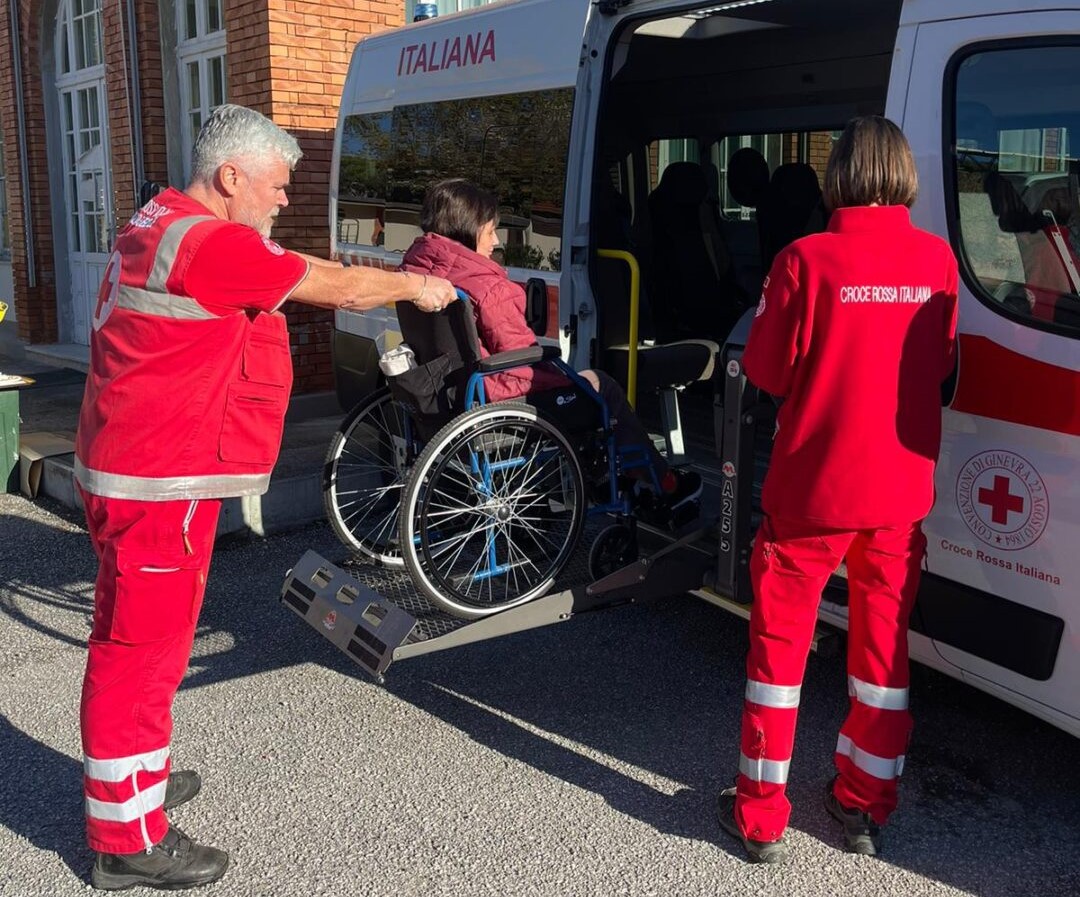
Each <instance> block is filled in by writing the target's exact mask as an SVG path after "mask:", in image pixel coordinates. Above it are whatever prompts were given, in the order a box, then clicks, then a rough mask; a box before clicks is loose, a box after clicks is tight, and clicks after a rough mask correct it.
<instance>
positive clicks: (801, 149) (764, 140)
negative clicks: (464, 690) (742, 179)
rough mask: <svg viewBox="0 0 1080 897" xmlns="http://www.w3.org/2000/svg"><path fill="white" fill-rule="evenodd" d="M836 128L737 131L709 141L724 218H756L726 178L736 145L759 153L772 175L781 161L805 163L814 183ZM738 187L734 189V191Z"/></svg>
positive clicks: (819, 176) (820, 174) (821, 175)
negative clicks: (813, 177) (745, 132)
mask: <svg viewBox="0 0 1080 897" xmlns="http://www.w3.org/2000/svg"><path fill="white" fill-rule="evenodd" d="M839 136H840V132H839V131H798V132H795V131H789V132H785V133H781V134H739V135H730V136H728V137H724V138H723V139H722V140H719V141H717V142H716V143H714V144H713V145H712V148H711V150H710V158H711V160H712V164H713V165H715V166H716V169H717V171H718V172H719V175H720V190H721V201H720V208H721V211H722V213H723V215H724V217H725V218H731V219H742V220H749V219H754V218H756V213H757V210H756V208H755V207H753V206H747V205H743V204H742V203H740V202H739V201H738V200H737V199H736V198H735V196H734V195H733V193H732V189H731V185H730V184H729V182H728V162H730V160H731V157H732V156H733V155H734V154H735V153H736V152H737V151H738V150H740V149H745V148H749V149H752V150H756V151H757V152H759V153H761V155H762V156H764V158H765V162H766V163H767V164H768V166H769V174H770V175H772V174H773V173H774V172H775V171H776V169H777V168H779V167H780V166H781V165H788V164H790V163H794V162H799V163H804V164H807V165H809V166H810V167H811V168H813V169H814V173H815V174H816V175H817V180H818V184H819V185H820V184H821V183H823V181H824V177H825V166H826V165H827V164H828V162H829V154H830V153H831V152H832V147H833V143H835V142H836V139H837V137H839ZM735 192H736V193H738V192H739V191H738V190H737V189H736V191H735Z"/></svg>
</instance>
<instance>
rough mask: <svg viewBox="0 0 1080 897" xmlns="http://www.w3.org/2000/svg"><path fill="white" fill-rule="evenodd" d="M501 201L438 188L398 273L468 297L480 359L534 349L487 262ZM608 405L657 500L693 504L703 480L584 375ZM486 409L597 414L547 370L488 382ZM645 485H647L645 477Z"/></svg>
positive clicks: (614, 386)
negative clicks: (674, 462)
mask: <svg viewBox="0 0 1080 897" xmlns="http://www.w3.org/2000/svg"><path fill="white" fill-rule="evenodd" d="M498 223H499V215H498V200H497V198H496V197H495V195H494V194H493V193H490V192H488V191H486V190H483V189H481V188H479V187H477V186H475V185H474V184H471V183H470V182H468V181H466V180H463V179H457V178H455V179H451V180H445V181H440V182H439V183H437V184H435V185H434V186H432V187H431V188H430V189H429V190H428V191H427V194H426V195H425V197H424V202H423V206H422V208H421V212H420V225H421V227H422V228H423V230H424V234H423V236H421V237H418V238H417V239H416V240H415V241H414V242H413V244H412V246H411V247H410V248H409V250H408V252H406V254H405V258H404V261H403V263H402V270H404V271H408V272H410V273H414V274H428V275H434V276H437V277H444V278H446V279H447V280H449V281H450V282H451V283H453V284H454V285H455V286H456V287H458V288H459V289H460V290H463V291H464V292H466V293H468V294H469V296H470V298H471V299H472V302H471V308H472V310H473V315H474V317H475V321H476V331H477V336H478V338H479V342H480V351H481V355H482V357H487V356H489V355H494V354H498V353H500V352H506V351H510V350H512V349H523V348H526V347H528V346H532V345H535V344H536V337H535V335H534V334H533V332H532V329H531V328H530V327H529V325H528V323H527V321H526V319H525V291H524V290H523V289H522V288H521V287H520V286H518V285H517V284H516V283H513V282H512V281H511V280H510V278H509V277H508V276H507V273H506V270H505V269H504V268H503V267H502V266H500V265H499V264H498V263H497V262H495V261H493V260H492V258H491V256H492V252H493V251H494V249H495V247H496V246H498V243H499V240H498V237H497V236H496V233H495V230H496V228H497V227H498ZM581 376H582V377H583V378H584V379H586V380H587V381H588V382H589V384H590V385H591V387H592V389H593V390H595V391H596V392H597V393H599V395H600V396H601V398H602V399H603V401H604V402H605V403H606V404H607V407H608V410H609V413H610V417H611V421H612V431H613V435H614V438H615V443H616V445H617V446H619V447H620V448H623V447H628V446H642V447H644V448H645V450H646V451H647V452H648V454H649V459H650V461H651V465H652V469H653V471H654V472H655V475H656V480H655V482H657V483H658V484H659V486H660V492H661V495H660V496H658V499H659V500H660V501H661V502H662V503H663V504H664V506H665V507H666V509H667V510H669V511H675V510H676V509H678V508H681V507H683V506H685V505H688V504H689V503H691V502H693V501H695V500H697V499H698V497H699V496H700V495H701V490H702V483H701V477H700V476H699V475H698V474H696V473H694V472H692V471H685V470H676V469H673V468H671V467H669V466H668V464H667V462H666V460H665V459H664V457H663V456H662V455H661V454H660V453H659V452H658V451H657V450H656V448H655V447H654V446H653V443H652V440H651V438H650V437H649V434H648V432H647V431H646V429H645V428H644V426H642V424H641V422H640V421H639V420H638V418H637V415H636V414H635V413H634V411H633V409H632V408H631V407H630V404H629V402H627V400H626V394H625V393H624V392H623V390H622V388H621V387H620V386H619V384H618V383H616V382H615V381H614V380H613V379H612V378H611V377H610V376H608V375H607V374H605V373H604V372H603V371H592V370H586V371H582V372H581ZM484 389H485V394H486V398H487V400H488V401H490V402H497V401H504V400H508V399H521V400H523V401H525V402H527V403H529V404H530V405H533V406H534V407H536V408H538V409H539V410H541V411H546V412H548V413H549V414H550V415H552V416H557V417H559V418H564V417H565V415H566V412H567V411H568V410H569V409H568V406H570V407H572V406H573V405H574V404H575V398H587V399H588V400H587V401H582V402H579V403H577V404H579V405H580V406H585V407H589V406H592V407H596V406H595V404H594V402H595V397H582V396H575V395H574V393H575V392H576V391H577V389H578V387H577V386H576V385H575V384H573V383H571V382H570V381H569V380H568V379H567V378H566V377H565V376H564V375H563V374H561V373H560V372H558V371H556V370H553V369H550V368H548V367H545V366H543V365H541V366H536V367H522V368H515V369H513V370H509V371H503V372H500V373H497V374H493V375H491V376H488V377H485V379H484ZM638 472H640V473H641V474H642V482H643V483H645V484H648V483H649V481H650V480H652V477H651V476H648V475H647V474H645V473H644V472H643V471H640V470H639V471H638Z"/></svg>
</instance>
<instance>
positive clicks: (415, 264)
mask: <svg viewBox="0 0 1080 897" xmlns="http://www.w3.org/2000/svg"><path fill="white" fill-rule="evenodd" d="M401 268H402V270H403V271H408V272H410V273H412V274H432V275H434V276H435V277H445V278H446V279H447V280H449V281H450V282H451V283H452V284H453V285H454V286H456V287H457V288H458V289H460V290H464V291H465V292H466V293H468V294H469V296H470V297H471V298H472V303H471V304H472V310H473V316H474V317H475V319H476V333H477V336H479V337H480V356H481V357H482V358H487V357H488V356H489V355H495V354H497V353H499V352H506V351H508V350H510V349H524V348H525V347H526V346H532V345H535V344H536V334H534V333H533V332H532V330H530V329H529V325H528V324H527V323H526V322H525V291H524V290H523V289H522V288H521V287H519V286H518V285H517V284H516V283H513V282H512V281H511V280H510V278H509V277H507V276H506V271H505V269H503V267H502V266H501V265H499V264H498V263H496V262H493V261H491V259H487V258H484V257H483V256H482V255H480V254H479V253H477V252H473V251H472V250H471V249H469V248H467V247H466V246H463V245H462V244H461V243H458V242H457V240H450V239H448V238H447V237H441V236H439V235H438V234H424V235H423V236H422V237H417V238H416V240H415V241H414V242H413V244H412V246H410V247H409V251H408V252H406V253H405V259H404V261H403V262H402V264H401ZM566 383H567V380H566V378H565V377H564V376H563V375H562V374H560V373H559V372H558V371H555V370H552V369H551V368H549V367H547V366H541V367H539V368H530V367H524V368H514V369H513V370H510V371H504V372H503V373H500V374H495V375H493V376H491V377H485V378H484V389H485V391H486V395H487V400H488V401H489V402H499V401H502V400H503V399H516V398H518V397H519V396H523V395H525V393H528V392H540V391H542V390H545V389H556V388H558V387H560V386H565V385H566Z"/></svg>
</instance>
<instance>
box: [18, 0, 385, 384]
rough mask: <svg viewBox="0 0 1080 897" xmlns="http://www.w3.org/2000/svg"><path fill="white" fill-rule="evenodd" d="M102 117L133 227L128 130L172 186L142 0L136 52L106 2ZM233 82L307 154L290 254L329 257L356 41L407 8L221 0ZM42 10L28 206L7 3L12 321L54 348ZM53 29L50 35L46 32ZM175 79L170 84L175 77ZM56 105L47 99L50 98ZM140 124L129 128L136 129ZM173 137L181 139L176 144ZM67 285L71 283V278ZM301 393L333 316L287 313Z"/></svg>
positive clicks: (149, 170)
mask: <svg viewBox="0 0 1080 897" xmlns="http://www.w3.org/2000/svg"><path fill="white" fill-rule="evenodd" d="M102 7H103V9H102V12H103V31H104V47H105V80H106V95H107V103H106V109H105V110H103V113H104V114H106V115H107V116H108V127H109V151H110V154H111V184H112V190H113V203H114V213H115V217H116V222H117V223H122V222H123V221H125V220H126V219H127V218H128V217H130V215H131V213H132V211H133V210H134V207H135V201H136V196H137V193H138V189H139V186H140V185H139V184H138V183H136V180H137V172H136V165H135V159H134V155H133V146H132V125H133V123H134V121H136V120H137V121H139V122H140V123H141V126H142V140H143V152H142V167H143V172H142V174H143V177H144V178H145V179H147V180H152V181H157V182H158V183H161V184H165V183H167V182H168V159H167V142H166V125H165V122H164V116H163V114H162V110H163V108H164V77H163V73H162V57H163V54H162V49H161V43H160V33H161V29H160V20H159V7H158V0H135V19H136V22H135V24H136V34H137V37H136V46H135V47H134V48H132V47H130V46H129V45H128V43H127V37H128V34H129V29H128V23H127V22H126V21H125V16H126V14H127V9H126V4H124V3H103V4H102ZM224 14H225V27H226V41H227V44H226V52H227V80H228V95H229V100H230V102H234V103H240V104H243V105H247V106H251V107H252V108H255V109H258V110H259V111H260V112H263V113H264V114H266V115H268V116H270V117H271V118H273V119H274V121H276V122H277V123H278V124H280V125H281V126H282V127H284V128H286V129H288V130H289V131H290V132H292V133H293V134H294V135H295V136H296V137H297V139H298V140H299V141H300V144H301V147H302V149H303V150H304V159H303V161H302V162H301V164H300V167H299V169H298V171H297V172H296V174H295V176H294V180H293V188H292V190H291V192H290V198H291V204H290V206H289V208H288V209H287V210H286V211H285V213H284V214H283V215H282V216H281V218H280V219H279V224H278V227H277V229H276V231H275V236H276V237H277V238H278V239H279V240H280V241H281V242H282V243H283V244H284V245H286V246H289V247H290V248H294V249H298V250H301V251H307V252H314V253H317V254H322V255H325V254H326V252H327V249H328V248H329V237H330V234H329V226H328V223H327V215H328V202H327V198H328V192H329V191H328V188H329V178H330V155H331V151H332V147H333V134H334V126H335V124H336V121H337V108H338V102H339V99H340V96H341V89H342V86H343V85H344V83H345V73H346V70H347V68H348V63H349V58H350V55H351V52H352V48H353V46H354V45H355V43H356V41H357V40H359V39H360V38H361V37H363V36H365V35H367V34H371V33H373V32H375V31H379V30H382V29H385V28H391V27H396V26H398V25H401V24H403V22H404V3H403V2H402V0H319V2H308V0H225V10H224ZM41 21H42V17H41V5H40V3H38V2H35V0H20V4H19V21H18V23H16V27H17V28H18V34H19V37H20V40H21V50H22V53H21V59H20V60H19V62H20V64H21V71H22V76H23V96H24V109H25V122H26V128H27V144H28V157H29V158H28V161H29V164H28V175H29V188H30V189H29V197H24V196H23V190H22V180H21V175H20V169H19V165H20V159H19V145H18V131H17V128H16V127H15V124H14V123H15V122H17V120H18V113H17V111H16V103H15V86H14V71H15V68H14V67H15V64H16V60H15V59H14V58H13V54H12V53H11V52H10V48H11V46H12V26H13V23H12V22H11V21H10V20H9V7H8V5H7V4H6V3H5V4H0V47H4V48H7V49H8V50H9V52H7V53H5V54H3V58H2V59H0V120H2V121H3V122H4V123H5V125H6V127H5V128H4V134H3V140H4V158H5V168H6V171H5V174H6V175H7V185H8V209H9V217H10V222H11V237H12V267H13V274H14V279H15V296H14V300H15V313H16V317H17V319H18V329H19V337H20V339H22V340H24V341H26V342H29V343H52V342H56V340H57V339H58V327H57V317H58V316H57V304H56V281H57V272H56V270H55V263H54V250H53V243H52V231H53V227H52V211H51V209H52V203H53V202H54V201H60V202H62V198H60V197H53V196H52V195H51V187H50V182H49V173H48V172H49V168H48V155H47V148H46V140H45V134H46V128H45V105H44V97H43V94H42V90H43V87H42V84H43V80H42V79H43V72H42V69H41V66H42V55H43V54H42V40H43V37H44V39H46V40H50V41H51V40H52V33H51V31H50V32H49V33H47V34H46V35H44V36H43V35H42V34H41V33H40V25H41ZM47 27H48V26H47ZM132 51H134V53H135V55H137V57H138V68H139V85H138V86H139V90H140V93H141V108H139V109H133V108H131V106H130V105H129V96H130V94H131V84H130V81H129V68H128V67H129V65H130V63H131V59H132ZM169 76H170V77H171V76H172V73H169ZM50 99H51V98H50ZM133 117H134V118H133ZM174 136H175V135H174ZM24 203H25V204H28V205H29V208H30V211H31V226H32V233H33V245H34V274H35V276H36V281H37V283H36V285H35V286H34V287H33V288H31V287H30V285H29V280H30V277H29V271H28V268H27V252H26V247H27V235H26V233H25V230H24V224H23V222H24V218H23V209H24ZM65 276H66V275H65ZM286 312H287V314H288V316H289V325H290V330H291V332H292V335H293V337H292V339H293V352H294V357H295V361H296V388H297V390H298V391H306V390H313V389H326V388H330V387H331V386H332V385H333V384H332V379H333V378H332V372H331V367H330V349H329V344H330V331H331V325H332V320H333V318H332V315H331V314H329V313H328V312H320V311H315V310H312V309H309V308H306V307H302V306H299V305H298V304H291V305H290V306H289V307H288V308H287V309H286Z"/></svg>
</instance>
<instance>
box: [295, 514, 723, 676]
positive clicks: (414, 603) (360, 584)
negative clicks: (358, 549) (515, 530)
mask: <svg viewBox="0 0 1080 897" xmlns="http://www.w3.org/2000/svg"><path fill="white" fill-rule="evenodd" d="M707 531H711V525H710V526H709V527H705V528H699V529H697V530H695V531H694V532H693V533H691V534H689V535H687V536H685V537H684V538H682V539H679V540H677V541H675V542H673V543H671V544H669V545H666V546H665V547H663V548H662V549H660V550H659V551H657V552H656V553H655V554H653V555H652V556H650V557H644V558H641V559H639V560H638V561H635V562H634V563H633V564H630V565H629V566H627V567H625V568H623V569H621V570H617V571H615V572H614V573H612V574H610V575H609V576H606V577H604V578H603V579H600V580H597V581H596V582H590V576H589V572H588V545H589V542H590V541H591V540H589V539H584V540H583V542H584V543H585V544H584V545H583V546H582V547H580V548H579V549H578V550H577V551H576V552H575V553H574V556H573V557H572V558H571V560H570V562H569V563H568V564H567V566H566V567H565V568H564V570H563V572H562V574H561V575H560V577H559V579H558V580H556V582H555V584H554V586H553V587H552V590H551V591H550V592H549V593H548V594H547V595H544V596H543V597H541V598H537V599H534V600H533V601H530V602H528V603H526V604H522V605H519V606H518V607H513V608H510V609H508V610H504V611H500V612H498V613H494V614H491V615H490V616H486V617H481V618H480V619H474V620H467V619H462V618H460V617H455V616H451V615H450V614H447V613H445V612H444V611H442V610H441V609H439V608H437V607H435V606H433V605H432V604H431V603H429V602H428V601H427V600H426V599H425V598H424V597H422V596H421V595H420V594H418V592H417V590H416V588H415V586H414V585H413V583H412V580H411V579H410V577H409V575H408V573H406V572H405V570H404V569H400V568H387V567H382V566H379V565H377V564H374V563H370V562H367V561H363V560H355V561H354V560H351V559H350V560H348V561H345V562H344V563H343V564H342V566H338V565H336V564H333V563H331V562H330V561H328V560H326V559H325V558H323V557H322V556H321V555H319V554H318V553H316V552H314V551H308V552H306V553H305V554H304V556H303V557H301V558H300V560H299V561H297V563H296V565H295V566H294V567H293V569H292V570H290V571H289V572H288V574H286V577H285V582H284V584H283V585H282V589H281V602H282V603H283V604H284V605H285V606H286V607H289V608H291V609H292V610H293V611H294V612H296V613H297V614H299V615H300V616H301V617H303V619H304V620H305V621H306V622H307V623H308V625H309V626H311V627H312V628H313V629H314V630H315V631H316V632H318V633H319V634H320V635H321V636H323V637H324V638H326V639H327V640H328V641H330V642H331V643H332V644H334V645H336V646H337V647H338V648H339V649H340V650H341V651H344V652H345V654H347V655H348V656H349V657H350V658H352V660H354V661H355V662H356V663H358V664H359V665H360V666H361V667H363V668H364V669H365V670H367V672H368V673H370V674H371V675H372V676H373V677H374V678H375V679H376V681H378V682H380V683H382V682H383V681H384V677H385V674H386V671H387V669H388V668H389V667H390V665H391V664H392V663H393V662H394V661H396V660H405V659H406V658H409V657H417V656H419V655H421V654H430V653H432V652H434V651H444V650H446V649H448V648H455V647H458V646H459V645H467V644H470V643H472V642H478V641H483V640H485V639H490V638H497V637H499V636H503V635H510V634H511V633H515V632H524V631H525V630H527V629H535V628H537V627H540V626H549V625H551V624H553V623H563V622H565V621H567V620H570V619H572V618H573V617H575V616H578V615H580V614H583V613H587V612H590V611H596V610H602V609H605V608H609V607H616V606H621V605H625V604H633V603H636V602H641V601H646V600H654V599H657V598H662V597H671V596H674V595H679V594H682V593H684V592H688V591H693V590H695V589H700V588H701V587H702V586H703V585H704V584H705V583H706V581H707V580H708V578H709V576H710V573H711V571H712V568H713V566H714V564H715V559H714V557H713V555H712V554H711V552H710V551H709V550H708V549H707V548H706V547H704V546H703V545H702V544H701V542H700V541H699V539H700V536H701V535H702V534H703V533H705V532H707ZM694 543H697V544H694Z"/></svg>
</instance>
